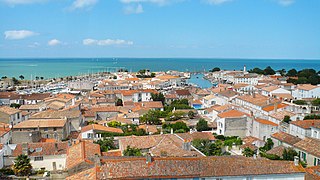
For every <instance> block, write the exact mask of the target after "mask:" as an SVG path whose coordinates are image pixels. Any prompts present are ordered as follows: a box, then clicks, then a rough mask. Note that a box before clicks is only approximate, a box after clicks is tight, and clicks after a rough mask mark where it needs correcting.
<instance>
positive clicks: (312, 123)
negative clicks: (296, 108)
mask: <svg viewBox="0 0 320 180" xmlns="http://www.w3.org/2000/svg"><path fill="white" fill-rule="evenodd" d="M290 124H293V125H296V126H298V127H301V128H303V129H310V128H311V126H320V119H317V120H301V121H291V122H290Z"/></svg>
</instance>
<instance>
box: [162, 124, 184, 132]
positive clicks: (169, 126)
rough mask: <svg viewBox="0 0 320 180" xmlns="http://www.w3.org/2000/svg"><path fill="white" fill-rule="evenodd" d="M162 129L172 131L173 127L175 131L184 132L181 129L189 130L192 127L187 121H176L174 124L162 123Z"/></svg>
mask: <svg viewBox="0 0 320 180" xmlns="http://www.w3.org/2000/svg"><path fill="white" fill-rule="evenodd" d="M162 129H164V130H165V131H166V132H170V131H171V129H172V130H173V132H177V131H178V132H182V131H181V130H183V132H188V131H189V130H190V129H189V127H188V126H187V124H186V123H184V122H176V123H172V124H163V125H162Z"/></svg>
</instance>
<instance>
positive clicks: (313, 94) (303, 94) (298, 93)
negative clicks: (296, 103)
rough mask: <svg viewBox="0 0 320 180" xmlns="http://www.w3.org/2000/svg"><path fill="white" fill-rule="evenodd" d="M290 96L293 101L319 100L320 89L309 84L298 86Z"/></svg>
mask: <svg viewBox="0 0 320 180" xmlns="http://www.w3.org/2000/svg"><path fill="white" fill-rule="evenodd" d="M292 96H293V97H294V98H295V99H304V98H319V97H320V87H319V86H314V85H311V84H298V85H297V87H296V89H295V90H293V91H292Z"/></svg>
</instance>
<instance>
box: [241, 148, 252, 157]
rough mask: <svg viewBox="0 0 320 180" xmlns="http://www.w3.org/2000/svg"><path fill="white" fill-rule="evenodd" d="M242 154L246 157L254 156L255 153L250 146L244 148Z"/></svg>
mask: <svg viewBox="0 0 320 180" xmlns="http://www.w3.org/2000/svg"><path fill="white" fill-rule="evenodd" d="M242 155H243V156H245V157H252V156H253V155H254V151H253V150H252V149H250V148H248V147H246V148H244V150H243V152H242Z"/></svg>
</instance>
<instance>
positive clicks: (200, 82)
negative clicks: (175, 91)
mask: <svg viewBox="0 0 320 180" xmlns="http://www.w3.org/2000/svg"><path fill="white" fill-rule="evenodd" d="M203 77H204V75H203V74H196V75H191V77H190V79H188V83H192V84H196V85H197V86H199V87H201V88H210V87H212V83H211V82H210V81H208V80H206V79H203Z"/></svg>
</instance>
